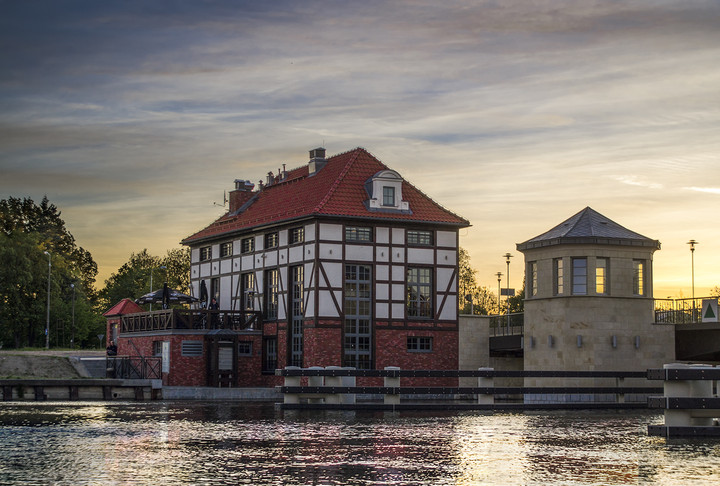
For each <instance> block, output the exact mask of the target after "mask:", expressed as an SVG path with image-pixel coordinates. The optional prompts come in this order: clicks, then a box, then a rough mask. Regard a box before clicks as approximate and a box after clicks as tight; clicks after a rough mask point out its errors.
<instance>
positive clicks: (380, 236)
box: [375, 227, 390, 244]
mask: <svg viewBox="0 0 720 486" xmlns="http://www.w3.org/2000/svg"><path fill="white" fill-rule="evenodd" d="M375 242H376V243H381V244H388V243H390V228H384V227H380V228H375Z"/></svg>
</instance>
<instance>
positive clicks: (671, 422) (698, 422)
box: [663, 363, 713, 427]
mask: <svg viewBox="0 0 720 486" xmlns="http://www.w3.org/2000/svg"><path fill="white" fill-rule="evenodd" d="M663 368H664V369H666V370H668V369H678V368H682V369H695V370H701V369H711V368H712V366H710V365H689V364H685V363H670V364H666V365H664V366H663ZM712 385H713V382H712V380H667V379H666V380H665V383H664V385H663V388H664V394H665V399H666V400H667V399H668V398H710V397H712ZM694 412H695V410H693V409H685V410H671V409H668V408H666V409H665V426H666V427H711V426H712V425H713V418H712V417H706V416H702V415H706V414H704V413H702V414H696V413H694Z"/></svg>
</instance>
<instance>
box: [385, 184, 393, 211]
mask: <svg viewBox="0 0 720 486" xmlns="http://www.w3.org/2000/svg"><path fill="white" fill-rule="evenodd" d="M383 206H393V207H395V188H394V187H393V186H383Z"/></svg>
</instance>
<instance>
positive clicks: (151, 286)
mask: <svg viewBox="0 0 720 486" xmlns="http://www.w3.org/2000/svg"><path fill="white" fill-rule="evenodd" d="M159 268H162V269H167V267H166V266H165V265H161V266H160V267H159ZM153 270H155V267H150V293H152V291H153ZM166 280H167V279H166ZM150 310H151V311H152V300H151V301H150Z"/></svg>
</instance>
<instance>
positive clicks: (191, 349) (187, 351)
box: [180, 341, 203, 357]
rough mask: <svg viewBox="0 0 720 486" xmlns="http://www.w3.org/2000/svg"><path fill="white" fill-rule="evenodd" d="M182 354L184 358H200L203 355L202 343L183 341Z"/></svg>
mask: <svg viewBox="0 0 720 486" xmlns="http://www.w3.org/2000/svg"><path fill="white" fill-rule="evenodd" d="M180 353H181V354H182V355H183V356H191V357H198V356H202V355H203V342H202V341H183V342H182V343H180Z"/></svg>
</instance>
